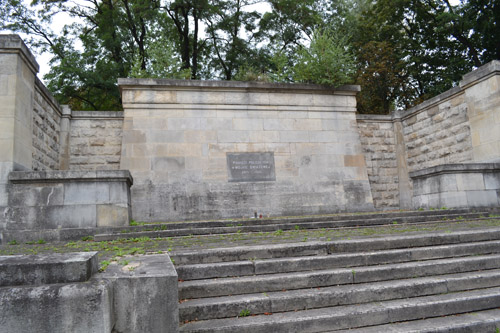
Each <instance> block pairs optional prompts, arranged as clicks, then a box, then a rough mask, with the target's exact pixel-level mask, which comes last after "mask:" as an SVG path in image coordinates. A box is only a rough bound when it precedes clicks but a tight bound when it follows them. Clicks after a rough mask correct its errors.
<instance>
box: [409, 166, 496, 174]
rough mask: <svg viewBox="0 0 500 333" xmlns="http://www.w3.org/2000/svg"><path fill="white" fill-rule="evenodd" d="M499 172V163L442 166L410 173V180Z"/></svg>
mask: <svg viewBox="0 0 500 333" xmlns="http://www.w3.org/2000/svg"><path fill="white" fill-rule="evenodd" d="M498 171H500V163H466V164H442V165H436V166H433V167H430V168H425V169H422V170H417V171H412V172H410V178H421V177H428V176H437V175H442V174H446V173H483V172H498Z"/></svg>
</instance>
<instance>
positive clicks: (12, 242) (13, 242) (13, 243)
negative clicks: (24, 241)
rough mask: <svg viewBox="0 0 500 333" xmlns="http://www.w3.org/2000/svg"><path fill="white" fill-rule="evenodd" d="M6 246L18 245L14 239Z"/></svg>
mask: <svg viewBox="0 0 500 333" xmlns="http://www.w3.org/2000/svg"><path fill="white" fill-rule="evenodd" d="M7 244H9V245H18V244H19V243H18V242H17V241H16V240H15V239H13V240H11V241H10V242H8V243H7Z"/></svg>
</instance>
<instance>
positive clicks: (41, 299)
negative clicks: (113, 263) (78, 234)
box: [0, 280, 114, 333]
mask: <svg viewBox="0 0 500 333" xmlns="http://www.w3.org/2000/svg"><path fill="white" fill-rule="evenodd" d="M0 312H1V313H2V315H1V316H0V331H2V332H54V333H67V332H81V333H88V332H95V333H98V332H99V333H101V332H111V330H112V328H113V325H114V319H113V288H112V285H111V282H110V281H106V280H92V281H89V282H86V283H67V284H51V285H42V286H15V287H12V286H10V287H1V288H0Z"/></svg>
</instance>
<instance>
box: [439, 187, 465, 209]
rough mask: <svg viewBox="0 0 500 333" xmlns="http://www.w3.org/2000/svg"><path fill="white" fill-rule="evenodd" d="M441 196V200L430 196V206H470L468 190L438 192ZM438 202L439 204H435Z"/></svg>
mask: <svg viewBox="0 0 500 333" xmlns="http://www.w3.org/2000/svg"><path fill="white" fill-rule="evenodd" d="M436 195H438V196H439V201H435V200H433V198H432V197H429V203H430V207H434V208H441V207H447V208H462V207H468V199H467V192H465V191H458V192H442V193H438V194H436ZM435 203H437V204H435Z"/></svg>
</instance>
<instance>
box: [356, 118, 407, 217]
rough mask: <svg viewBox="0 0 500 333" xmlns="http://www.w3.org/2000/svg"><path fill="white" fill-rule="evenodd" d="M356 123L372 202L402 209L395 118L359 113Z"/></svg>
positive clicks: (377, 205)
mask: <svg viewBox="0 0 500 333" xmlns="http://www.w3.org/2000/svg"><path fill="white" fill-rule="evenodd" d="M357 124H358V129H359V134H360V135H359V137H360V140H361V145H362V147H363V152H364V155H365V161H366V169H367V171H368V178H369V179H370V187H371V191H372V197H373V204H374V206H375V207H376V208H399V188H398V163H397V159H396V138H395V133H394V126H393V120H392V117H391V116H385V115H358V116H357Z"/></svg>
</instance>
